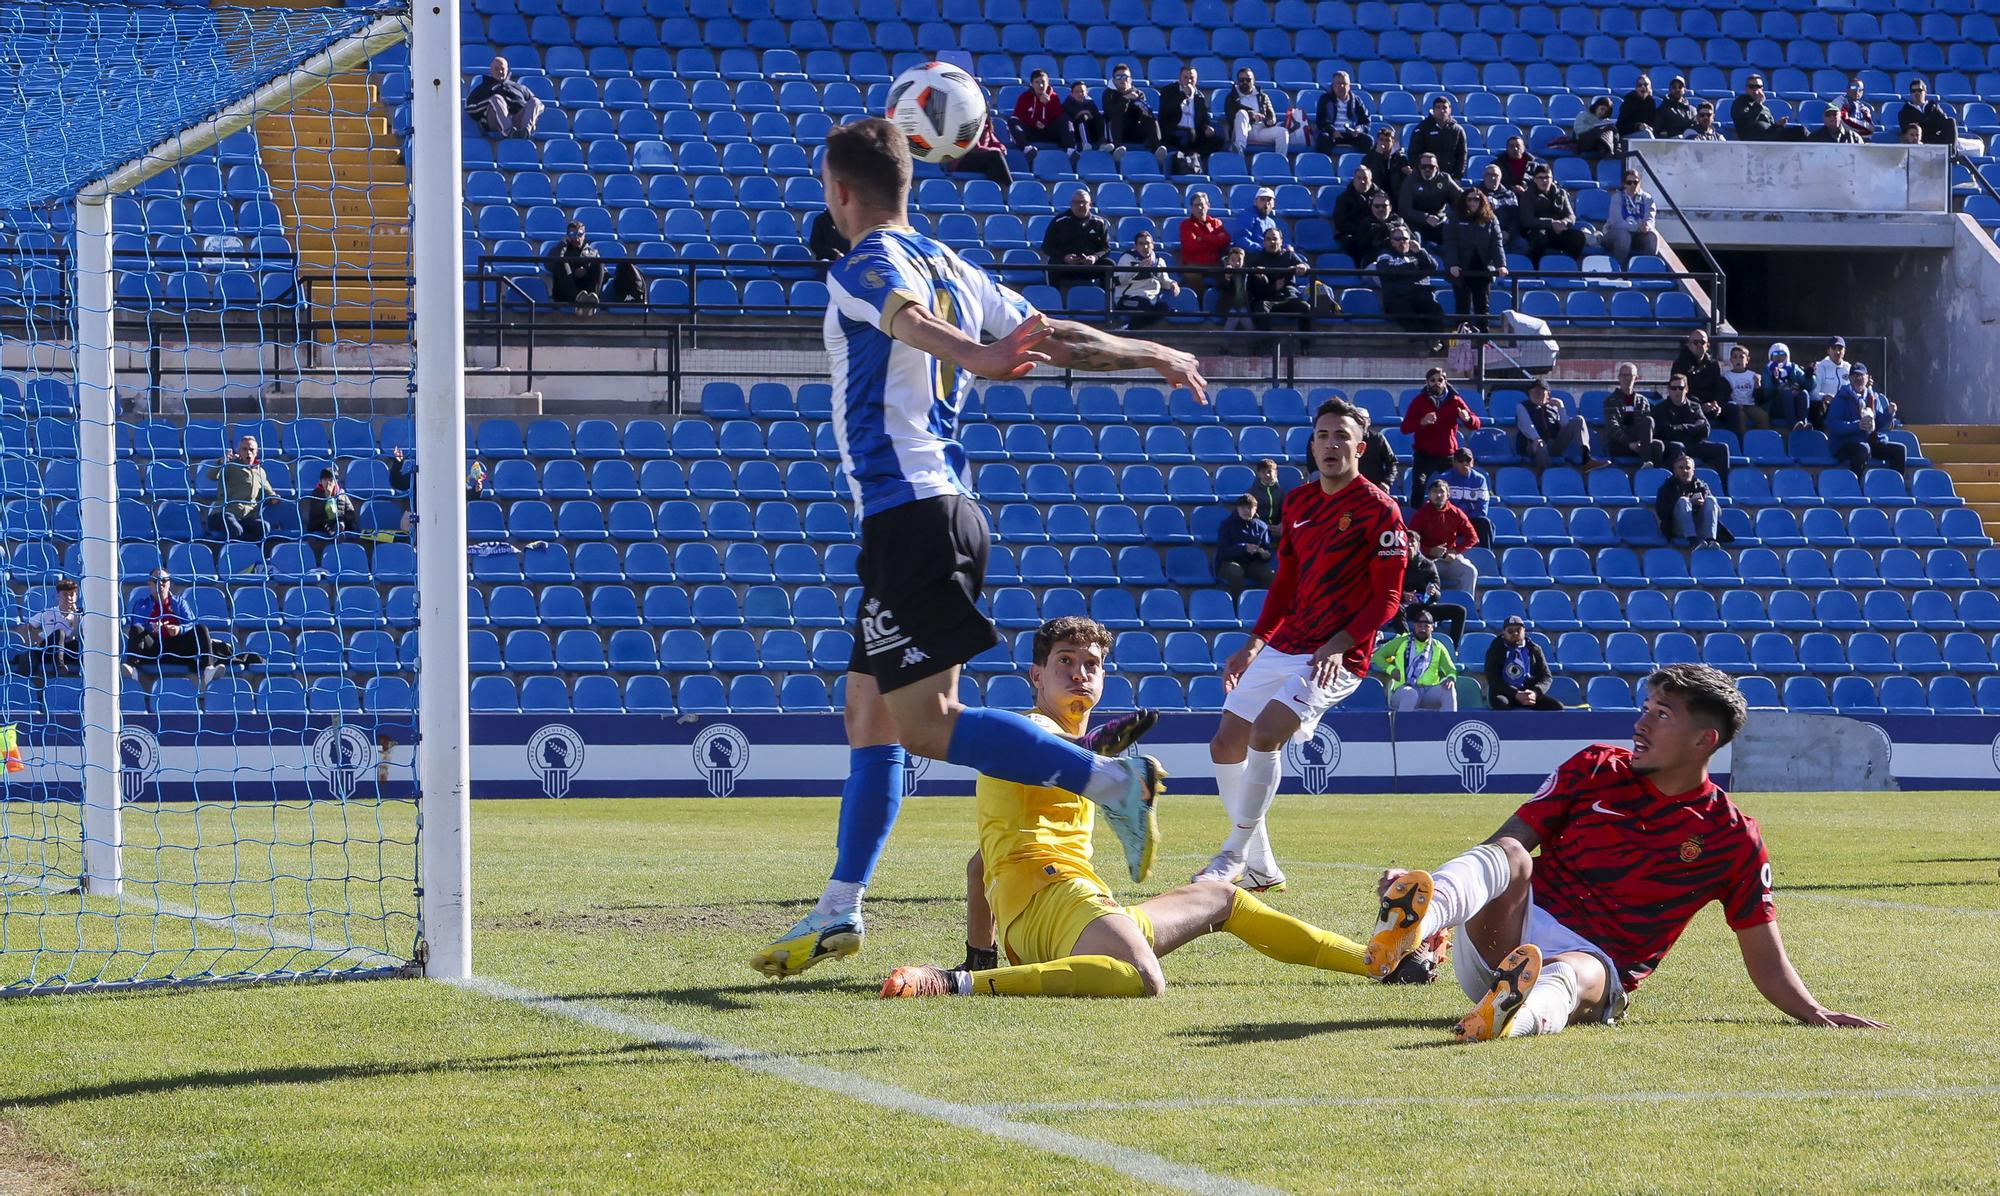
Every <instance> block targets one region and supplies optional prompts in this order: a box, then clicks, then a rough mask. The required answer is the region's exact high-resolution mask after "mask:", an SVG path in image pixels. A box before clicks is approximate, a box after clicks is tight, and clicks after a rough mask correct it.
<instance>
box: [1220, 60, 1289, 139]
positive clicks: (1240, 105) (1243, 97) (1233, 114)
mask: <svg viewBox="0 0 2000 1196" xmlns="http://www.w3.org/2000/svg"><path fill="white" fill-rule="evenodd" d="M1222 124H1223V127H1225V128H1227V129H1228V130H1229V147H1230V148H1231V149H1233V150H1235V151H1236V152H1237V153H1239V154H1245V155H1247V154H1249V153H1250V152H1251V150H1252V149H1253V148H1254V147H1256V146H1259V145H1268V146H1270V147H1271V148H1272V149H1273V150H1275V151H1277V152H1278V153H1280V154H1288V153H1290V152H1291V150H1292V134H1291V130H1289V129H1287V128H1285V121H1284V114H1283V113H1281V112H1279V111H1278V109H1277V106H1276V105H1275V104H1273V103H1272V102H1271V96H1270V93H1269V92H1266V91H1264V90H1262V89H1261V88H1259V87H1258V86H1257V73H1256V72H1255V71H1253V70H1251V69H1250V68H1249V67H1247V66H1246V67H1242V68H1240V69H1238V70H1237V72H1236V86H1234V87H1232V88H1230V89H1229V96H1228V98H1227V99H1225V100H1223V101H1222Z"/></svg>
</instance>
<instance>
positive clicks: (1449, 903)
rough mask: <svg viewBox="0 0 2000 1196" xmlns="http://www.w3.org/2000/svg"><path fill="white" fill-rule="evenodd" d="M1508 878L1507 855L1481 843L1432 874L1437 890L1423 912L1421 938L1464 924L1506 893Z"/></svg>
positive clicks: (1496, 848)
mask: <svg viewBox="0 0 2000 1196" xmlns="http://www.w3.org/2000/svg"><path fill="white" fill-rule="evenodd" d="M1508 876H1509V869H1508V867H1507V853H1506V852H1504V851H1502V850H1500V848H1499V847H1498V846H1496V845H1495V844H1492V843H1481V844H1480V845H1479V846H1477V847H1475V848H1473V849H1472V850H1471V851H1468V852H1466V853H1465V854H1464V855H1461V856H1458V857H1456V858H1455V859H1453V860H1452V861H1451V862H1449V863H1447V864H1446V865H1444V866H1443V867H1442V868H1439V869H1438V870H1437V871H1435V872H1433V873H1431V880H1432V881H1433V882H1434V883H1435V884H1436V885H1437V891H1436V892H1435V893H1434V894H1433V895H1432V896H1431V906H1430V908H1429V909H1427V910H1425V911H1424V920H1423V924H1422V926H1421V928H1420V929H1421V936H1422V937H1423V938H1429V937H1430V936H1432V935H1433V934H1436V933H1437V932H1438V931H1440V930H1443V929H1444V928H1445V927H1447V926H1463V925H1465V922H1466V919H1468V918H1470V917H1472V915H1474V914H1476V913H1478V912H1479V911H1480V910H1482V909H1484V908H1486V903H1487V902H1489V901H1491V900H1493V899H1494V898H1495V897H1498V896H1499V895H1500V894H1502V893H1504V892H1506V891H1507V880H1508Z"/></svg>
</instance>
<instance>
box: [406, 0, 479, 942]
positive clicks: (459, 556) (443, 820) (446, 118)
mask: <svg viewBox="0 0 2000 1196" xmlns="http://www.w3.org/2000/svg"><path fill="white" fill-rule="evenodd" d="M458 27H459V20H458V3H457V0H450V2H448V3H443V2H439V0H419V3H418V5H417V6H416V7H415V8H413V9H412V10H411V13H410V123H411V139H410V140H411V147H410V208H411V237H410V245H411V265H412V273H413V276H414V277H413V280H412V281H413V287H412V290H413V305H414V308H415V315H416V366H415V371H414V373H415V379H414V380H415V383H416V394H415V397H414V400H413V408H414V416H415V420H414V426H415V435H414V437H413V439H414V442H415V449H416V455H417V461H418V465H419V467H420V468H419V469H418V470H417V481H416V511H417V520H418V521H417V524H416V527H415V529H414V532H413V534H414V535H415V538H416V548H417V582H418V594H419V599H418V601H419V603H420V609H419V612H418V614H419V619H420V623H419V635H420V643H421V645H422V647H421V651H420V656H419V659H418V663H417V724H418V725H417V736H418V738H417V788H418V792H419V798H418V807H417V809H418V816H419V818H420V819H421V821H422V829H421V833H420V834H419V835H418V841H419V843H421V845H422V854H423V858H422V872H421V875H422V878H423V881H422V883H423V899H422V906H421V914H422V933H423V938H424V945H425V951H424V956H423V965H424V974H425V975H427V976H430V977H432V978H434V979H440V980H455V979H461V978H463V977H466V976H470V975H471V974H472V851H471V840H472V801H471V798H472V773H471V766H472V762H471V754H470V731H471V718H470V715H469V713H468V711H467V709H466V706H467V700H468V699H467V694H468V690H469V681H468V680H467V675H466V654H467V647H466V628H465V618H466V604H465V571H466V570H465V490H464V486H463V482H464V473H465V320H464V309H463V306H462V304H463V301H464V282H465V268H464V261H463V248H464V247H463V243H462V242H461V240H460V228H459V222H460V220H461V216H460V212H462V211H463V210H464V203H463V198H462V194H463V182H462V179H461V177H460V173H459V172H460V152H459V141H458V135H459V120H460V118H461V117H460V113H461V104H460V100H459V83H458Z"/></svg>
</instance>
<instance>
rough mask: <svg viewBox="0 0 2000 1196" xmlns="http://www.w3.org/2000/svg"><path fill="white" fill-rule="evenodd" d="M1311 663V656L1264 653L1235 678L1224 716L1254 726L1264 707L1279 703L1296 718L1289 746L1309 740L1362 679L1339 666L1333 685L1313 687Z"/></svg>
mask: <svg viewBox="0 0 2000 1196" xmlns="http://www.w3.org/2000/svg"><path fill="white" fill-rule="evenodd" d="M1312 661H1313V658H1312V654H1311V653H1310V652H1305V653H1297V654H1290V653H1285V652H1273V651H1271V650H1270V649H1269V648H1266V649H1264V650H1263V651H1262V652H1259V653H1258V654H1257V658H1256V659H1255V660H1252V661H1251V662H1250V667H1249V668H1247V669H1245V670H1243V675H1242V676H1241V677H1239V678H1237V680H1236V688H1235V689H1232V690H1230V691H1229V696H1228V697H1227V698H1225V699H1223V702H1222V710H1223V713H1225V714H1233V715H1235V716H1236V717H1237V718H1240V719H1242V720H1243V721H1244V722H1246V723H1254V722H1256V721H1257V716H1258V715H1260V714H1262V713H1264V707H1266V706H1269V705H1270V704H1271V703H1273V702H1282V703H1284V704H1285V705H1286V706H1287V707H1289V708H1290V709H1291V711H1292V713H1293V714H1296V715H1298V716H1299V729H1298V730H1297V731H1295V732H1293V733H1292V742H1293V743H1304V742H1305V741H1306V740H1308V739H1311V738H1312V735H1313V732H1314V731H1316V730H1318V729H1319V720H1320V716H1321V715H1324V714H1325V713H1326V712H1327V711H1329V710H1331V709H1333V708H1334V707H1335V706H1338V705H1340V704H1341V703H1342V702H1345V701H1346V700H1347V699H1348V697H1349V696H1350V695H1351V694H1353V693H1354V691H1355V690H1356V689H1358V688H1360V685H1361V678H1359V677H1357V676H1355V675H1354V674H1353V673H1350V672H1348V671H1347V667H1346V666H1345V665H1341V666H1339V667H1337V668H1336V669H1335V671H1334V674H1333V680H1332V681H1330V682H1328V683H1327V684H1325V685H1323V686H1315V685H1314V684H1313V683H1312Z"/></svg>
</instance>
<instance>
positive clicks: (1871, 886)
mask: <svg viewBox="0 0 2000 1196" xmlns="http://www.w3.org/2000/svg"><path fill="white" fill-rule="evenodd" d="M1994 883H1995V882H1994V881H1993V880H1991V879H1989V878H1987V877H1983V876H1982V877H1978V878H1976V879H1973V880H1871V881H1862V882H1857V883H1854V884H1839V885H1795V884H1787V885H1786V886H1785V891H1786V892H1788V893H1848V892H1862V893H1866V892H1871V891H1877V892H1879V891H1881V890H1884V889H1984V888H1991V887H1993V885H1994Z"/></svg>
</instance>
